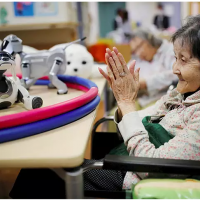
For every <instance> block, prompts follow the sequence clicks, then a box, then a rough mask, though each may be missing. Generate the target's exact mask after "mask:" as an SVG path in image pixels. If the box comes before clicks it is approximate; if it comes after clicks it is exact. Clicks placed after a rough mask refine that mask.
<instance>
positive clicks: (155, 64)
mask: <svg viewBox="0 0 200 200" xmlns="http://www.w3.org/2000/svg"><path fill="white" fill-rule="evenodd" d="M130 45H131V49H132V53H133V59H135V60H136V62H137V63H138V65H136V66H140V69H141V70H140V77H141V78H140V92H139V94H140V95H139V98H138V102H139V109H141V108H144V107H147V106H148V105H149V104H152V103H153V102H155V101H156V100H158V99H159V98H160V97H161V96H163V95H164V94H166V92H167V90H168V88H169V86H170V85H171V84H172V82H176V81H178V78H177V76H175V75H174V74H173V72H172V65H173V63H174V61H175V57H174V51H173V44H172V43H170V42H168V41H167V40H164V39H160V38H158V37H156V36H155V35H153V34H152V33H150V31H149V30H145V29H136V30H134V31H133V33H132V39H131V42H130ZM129 64H130V63H129ZM129 64H128V65H129Z"/></svg>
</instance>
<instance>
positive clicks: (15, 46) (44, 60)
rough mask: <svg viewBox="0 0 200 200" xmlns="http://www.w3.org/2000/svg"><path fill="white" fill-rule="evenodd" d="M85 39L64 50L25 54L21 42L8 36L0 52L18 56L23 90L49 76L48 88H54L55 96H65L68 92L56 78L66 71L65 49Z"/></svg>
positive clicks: (13, 36) (12, 36) (59, 48)
mask: <svg viewBox="0 0 200 200" xmlns="http://www.w3.org/2000/svg"><path fill="white" fill-rule="evenodd" d="M85 39H86V37H85V38H82V39H79V40H76V41H74V42H71V43H68V44H67V45H66V46H65V47H64V48H61V47H58V48H55V49H54V50H51V51H50V50H44V51H40V52H37V53H30V54H26V53H24V52H23V49H22V40H21V39H19V38H18V37H17V36H15V35H8V36H7V37H5V38H4V40H3V42H2V45H1V51H6V52H8V53H10V54H11V55H12V56H15V55H16V54H19V55H20V57H21V69H22V80H23V83H22V84H23V85H24V86H25V88H27V89H29V88H30V87H31V86H32V85H33V84H34V83H35V82H36V81H37V79H39V78H41V77H43V76H49V80H50V85H49V87H50V88H52V87H56V88H57V89H58V91H57V94H66V93H67V92H68V89H67V86H66V84H65V83H63V82H62V81H60V80H59V79H58V77H57V74H64V73H65V71H66V57H65V49H66V48H67V47H68V46H69V45H71V44H74V43H76V42H80V41H82V40H85Z"/></svg>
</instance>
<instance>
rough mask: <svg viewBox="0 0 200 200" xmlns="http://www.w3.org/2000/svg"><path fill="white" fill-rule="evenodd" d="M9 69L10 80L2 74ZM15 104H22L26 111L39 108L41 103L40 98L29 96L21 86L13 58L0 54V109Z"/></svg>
mask: <svg viewBox="0 0 200 200" xmlns="http://www.w3.org/2000/svg"><path fill="white" fill-rule="evenodd" d="M7 69H11V72H12V78H11V77H6V76H5V75H4V73H5V72H6V70H7ZM15 102H22V103H23V104H24V107H25V108H26V109H28V110H31V109H35V108H40V107H41V106H42V104H43V101H42V99H41V98H40V97H37V96H30V95H29V92H28V91H27V90H26V89H25V88H24V87H23V86H22V85H21V82H20V80H19V78H18V77H17V76H16V73H15V61H14V58H13V57H12V56H11V55H10V54H9V53H7V52H3V51H1V52H0V109H5V108H8V107H10V106H11V105H13V104H14V103H15Z"/></svg>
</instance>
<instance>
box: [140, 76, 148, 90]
mask: <svg viewBox="0 0 200 200" xmlns="http://www.w3.org/2000/svg"><path fill="white" fill-rule="evenodd" d="M146 89H147V83H146V81H145V79H140V90H146Z"/></svg>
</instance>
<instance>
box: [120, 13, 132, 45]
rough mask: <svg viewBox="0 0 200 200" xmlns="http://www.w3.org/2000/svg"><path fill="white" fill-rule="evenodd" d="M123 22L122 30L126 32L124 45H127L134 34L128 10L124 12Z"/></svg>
mask: <svg viewBox="0 0 200 200" xmlns="http://www.w3.org/2000/svg"><path fill="white" fill-rule="evenodd" d="M122 21H123V24H122V27H121V29H122V31H123V32H124V36H125V41H124V43H126V42H129V41H130V36H131V34H132V28H131V22H130V20H129V16H128V11H126V10H123V18H122Z"/></svg>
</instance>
